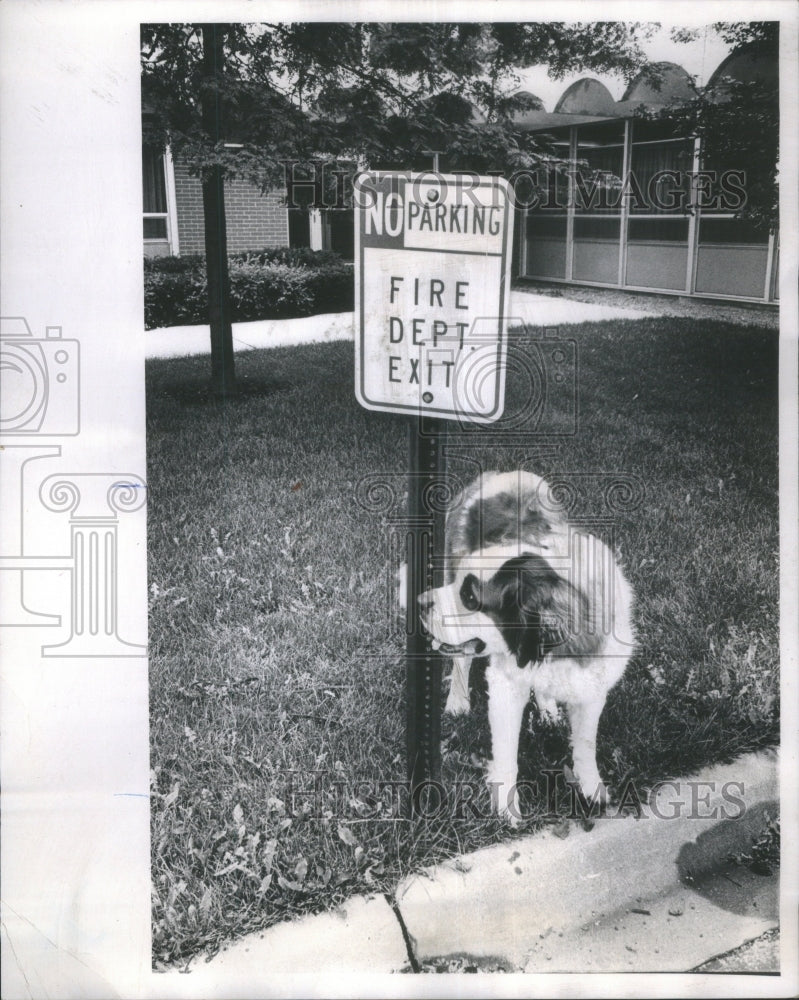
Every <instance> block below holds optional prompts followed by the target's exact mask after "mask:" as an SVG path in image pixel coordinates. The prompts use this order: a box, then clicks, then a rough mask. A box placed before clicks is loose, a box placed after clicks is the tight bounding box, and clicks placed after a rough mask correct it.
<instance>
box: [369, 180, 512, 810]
mask: <svg viewBox="0 0 799 1000" xmlns="http://www.w3.org/2000/svg"><path fill="white" fill-rule="evenodd" d="M354 200H355V315H356V335H355V395H356V398H357V399H358V402H359V403H360V404H361V405H362V406H364V407H365V408H366V409H369V410H377V411H381V412H385V413H396V414H406V415H407V416H408V417H410V418H411V419H410V422H409V423H410V430H409V479H408V532H407V539H406V552H407V560H408V573H407V594H406V600H407V604H406V607H407V619H406V637H407V645H406V663H407V684H406V692H407V748H408V778H409V783H410V792H411V794H410V805H411V814H412V815H415V816H417V817H425V816H429V815H432V810H433V809H434V806H435V805H436V803H435V802H434V801H432V800H433V797H434V796H435V793H436V791H437V788H438V786H437V785H436V782H437V779H438V778H439V777H440V770H441V764H440V749H439V747H440V738H441V673H442V657H441V656H440V655H439V654H438V653H436V652H434V651H433V650H432V648H431V647H430V644H429V642H428V641H427V639H426V638H425V635H424V633H423V630H422V627H421V622H420V620H419V604H418V597H419V595H420V594H422V593H424V592H425V591H426V590H429V589H430V588H432V587H440V586H442V585H443V584H444V582H445V579H444V576H445V570H444V553H445V540H444V525H445V512H444V509H443V504H442V503H441V502H440V500H441V497H442V495H445V494H446V492H447V490H446V486H447V484H446V479H445V476H446V469H445V455H444V451H445V435H446V427H447V424H446V421H447V420H461V421H465V422H469V423H490V422H492V421H494V420H497V419H499V417H501V416H502V411H503V408H504V403H505V359H506V355H507V331H506V316H507V313H508V298H509V294H510V261H511V246H512V239H513V212H512V205H511V197H510V191H509V188H508V185H507V182H505V181H504V180H502V179H501V178H497V177H474V176H469V175H455V176H451V175H444V174H439V173H425V174H410V173H400V172H389V173H366V174H361V175H360V176H359V177H358V178H357V179H356V182H355V198H354Z"/></svg>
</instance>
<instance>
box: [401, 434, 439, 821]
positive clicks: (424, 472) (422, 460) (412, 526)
mask: <svg viewBox="0 0 799 1000" xmlns="http://www.w3.org/2000/svg"><path fill="white" fill-rule="evenodd" d="M446 433H447V425H446V423H445V422H444V421H443V420H434V421H430V420H428V421H422V419H421V418H419V419H416V418H412V419H411V420H410V421H409V424H408V468H409V476H408V522H409V524H408V534H407V540H406V552H407V559H408V572H407V594H406V602H407V603H406V607H407V614H406V649H405V655H406V679H405V693H406V736H407V740H406V742H407V759H408V782H409V786H410V789H409V790H410V795H409V805H410V809H411V813H412V814H415V815H425V814H426V810H427V809H428V808H434V807H435V805H436V802H435V794H436V787H435V784H430V783H431V782H433V783H435V782H437V781H438V780H439V779H440V777H441V750H440V745H441V675H442V670H443V657H442V656H441V655H440V654H439V653H437V652H435V651H434V650H433V649H432V647H431V646H430V643H429V642H428V640H427V638H426V637H425V635H424V633H423V631H422V628H421V622H420V621H419V602H418V598H419V595H420V594H422V593H424V592H425V591H426V590H429V589H430V588H431V587H440V586H442V585H443V583H444V566H443V554H444V551H445V545H444V525H445V520H446V514H445V512H444V510H443V507H441V505H440V504H435V503H433V502H432V497H433V495H434V491H435V488H436V485H437V484H441V483H444V482H445V479H446V453H445V450H444V449H445V443H446ZM425 793H426V795H425ZM431 800H432V801H431Z"/></svg>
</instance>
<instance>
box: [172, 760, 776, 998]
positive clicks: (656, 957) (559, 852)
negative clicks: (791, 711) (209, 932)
mask: <svg viewBox="0 0 799 1000" xmlns="http://www.w3.org/2000/svg"><path fill="white" fill-rule="evenodd" d="M777 772H778V767H777V755H776V753H774V752H763V753H759V754H751V755H747V756H746V757H742V758H740V759H739V760H737V761H735V762H734V763H732V764H729V765H726V766H722V767H715V768H710V769H707V770H705V771H703V772H701V773H700V774H697V775H695V776H693V777H692V778H690V779H684V780H681V781H676V782H670V783H666V784H664V785H663V786H662V787H661V788H660V790H659V791H658V794H657V796H656V797H655V798H654V799H652V800H651V801H648V802H647V803H645V804H644V805H643V809H642V812H641V813H640V815H638V816H634V815H626V816H618V815H614V814H613V812H612V810H611V811H609V814H608V816H607V817H604V818H601V819H598V820H596V821H595V822H594V824H593V826H592V827H591V828H590V829H586V828H585V827H586V826H590V824H581V823H579V822H577V821H573V820H570V821H566V822H565V824H564V823H563V822H561V823H559V824H557V825H556V826H555V827H554V828H550V829H548V830H545V831H543V832H540V833H537V834H533V835H529V836H526V837H521V838H515V839H512V840H509V841H507V842H505V843H500V844H496V845H494V846H492V847H488V848H484V849H482V850H479V851H475V852H474V853H472V854H469V855H464V856H461V857H458V858H455V859H453V860H451V861H449V862H447V863H445V864H441V865H438V866H436V867H434V868H430V869H427V870H426V871H424V872H422V873H420V874H418V875H413V876H410V877H408V878H406V879H404V880H403V881H402V882H401V883H400V884H399V885H398V886H397V888H396V890H395V893H394V895H393V897H392V898H390V899H386V898H383V897H382V896H372V897H368V896H360V897H356V898H353V899H351V900H349V901H348V902H347V903H346V904H345V905H344V906H343V907H341V908H340V909H338V910H336V911H333V912H330V913H322V914H318V915H315V916H310V917H305V918H302V919H300V920H297V921H293V922H288V923H284V924H279V925H277V926H274V927H271V928H269V929H268V930H266V931H264V932H262V933H260V934H252V935H249V936H248V937H246V938H243V939H242V940H239V941H237V942H235V943H233V944H232V945H231V946H230V947H229V948H227V949H226V950H225V951H223V952H221V953H220V954H218V955H216V956H215V957H214V958H213V959H211V960H210V961H208V962H203V961H198V962H197V963H196V964H193V965H192V967H191V970H190V978H189V982H190V986H191V990H192V995H193V996H197V997H201V996H205V995H212V994H213V993H214V991H215V990H219V989H220V988H222V987H223V986H224V988H225V989H226V990H227V995H235V996H237V997H238V996H242V997H246V996H257V995H258V990H259V984H261V985H262V984H263V983H264V982H265V981H267V979H268V977H271V976H275V975H281V974H283V973H286V974H288V973H297V972H305V971H309V972H311V971H312V972H314V973H316V974H317V975H323V976H324V975H328V974H329V975H331V976H332V975H336V974H340V973H360V974H364V975H366V974H371V973H389V972H397V971H417V970H420V969H423V968H425V963H428V967H429V965H430V963H432V962H434V961H436V962H438V963H441V962H442V961H443V963H444V965H446V959H447V958H451V959H454V960H455V961H454V962H453V963H452V964H453V965H454V966H455V967H457V966H458V961H457V960H458V959H459V958H463V957H464V956H468V957H469V958H470V960H471V963H472V964H476V965H477V967H478V968H481V967H482V968H494V969H502V970H503V971H509V972H511V971H512V972H527V973H533V972H550V973H551V972H568V973H588V972H594V973H599V972H639V973H644V972H645V973H657V972H688V971H690V970H693V969H696V967H697V966H700V965H701V964H703V963H706V962H708V961H709V960H711V959H713V958H715V957H716V956H719V955H724V954H727V953H729V952H731V951H732V950H733V949H736V948H738V947H739V946H740V945H742V944H744V943H746V942H749V941H752V940H755V939H757V938H758V937H760V936H762V935H763V934H764V933H766V932H768V931H771V930H772V929H774V928H776V927H777V926H778V917H779V878H778V876H777V875H768V876H763V875H756V874H753V873H752V872H750V871H749V870H747V869H745V868H742V867H740V866H734V865H732V864H731V863H730V861H729V856H730V855H731V854H737V853H740V852H743V851H746V850H748V849H749V848H750V846H751V844H752V842H753V841H754V840H755V839H756V838H757V837H758V835H759V834H760V833H762V831H763V829H764V826H765V822H766V816H767V815H768V816H771V817H773V816H775V815H777V813H778V808H779V806H778V782H777ZM769 971H772V972H775V971H777V970H776V969H772V970H769ZM160 984H161V985H163V996H164V997H171V996H183V995H185V990H186V988H187V986H186V977H185V975H177V974H174V975H173V974H172V973H169V974H167V975H164V976H162V977H160Z"/></svg>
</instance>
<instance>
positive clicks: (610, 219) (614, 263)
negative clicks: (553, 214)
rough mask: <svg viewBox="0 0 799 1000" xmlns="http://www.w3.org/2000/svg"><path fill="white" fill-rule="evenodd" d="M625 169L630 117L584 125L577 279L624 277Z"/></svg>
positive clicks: (577, 175) (577, 193) (577, 189)
mask: <svg viewBox="0 0 799 1000" xmlns="http://www.w3.org/2000/svg"><path fill="white" fill-rule="evenodd" d="M623 173H624V122H623V121H620V120H619V121H611V122H602V123H601V124H597V125H583V126H580V127H579V128H578V130H577V164H576V169H575V171H574V187H573V191H574V249H573V257H572V278H573V279H574V280H575V281H590V282H598V283H600V284H607V285H616V284H618V282H619V260H620V246H619V242H620V239H621V212H622V193H623Z"/></svg>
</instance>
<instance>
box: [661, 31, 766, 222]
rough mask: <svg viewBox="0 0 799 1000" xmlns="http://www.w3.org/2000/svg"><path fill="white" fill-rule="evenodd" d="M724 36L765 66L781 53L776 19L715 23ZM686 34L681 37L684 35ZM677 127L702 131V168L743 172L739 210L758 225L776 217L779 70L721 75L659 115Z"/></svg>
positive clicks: (695, 133) (688, 132) (679, 130)
mask: <svg viewBox="0 0 799 1000" xmlns="http://www.w3.org/2000/svg"><path fill="white" fill-rule="evenodd" d="M713 28H714V29H715V31H716V32H717V33H718V34H719V36H720V37H721V38H722V40H723V41H724V42H726V43H727V44H728V45H731V46H734V48H735V49H736V50H737V51H738V52H740V53H741V54H744V55H749V56H751V57H752V59H753V61H757V62H760V64H761V65H763V66H764V67H767V66H771V67H776V66H777V64H778V59H779V22H777V21H750V22H744V23H740V24H737V23H736V24H728V23H725V22H719V23H717V24H714V25H713ZM683 40H685V39H683ZM656 117H660V118H661V119H666V120H668V121H669V122H670V123H671V125H672V127H673V128H674V129H675V132H677V133H679V134H682V135H692V136H700V137H701V139H702V156H703V163H702V166H703V168H704V169H708V170H715V171H717V172H722V171H725V170H734V171H738V172H742V173H743V174H744V175H745V181H744V188H745V191H746V202H745V204H744V205H743V206H742V208H741V209H740V211H739V212H738V215H739V217H740V218H743V219H747V220H748V221H750V222H752V223H755V224H756V225H757V226H759V227H761V228H774V227H775V226H776V225H777V222H778V219H779V188H778V173H779V125H780V117H779V83H778V78H777V74H776V73H773V74H764V75H763V76H758V75H757V74H753V78H752V79H751V80H735V79H724V78H723V77H722V79H721V80H719V81H717V82H716V85H715V86H713V87H708V88H706V89H705V91H704V92H703V93H701V94H700V95H698V96H697V97H696V99H695V100H693V101H689V102H681V103H680V104H677V105H673V106H671V107H669V108H667V109H666V110H665V111H664V112H663V113H662V114H660V115H659V116H656Z"/></svg>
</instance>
